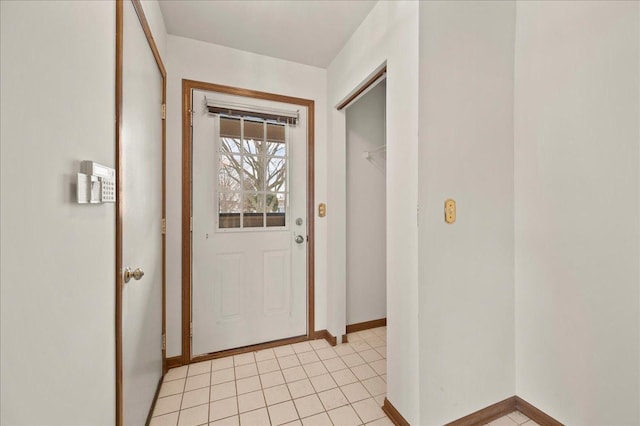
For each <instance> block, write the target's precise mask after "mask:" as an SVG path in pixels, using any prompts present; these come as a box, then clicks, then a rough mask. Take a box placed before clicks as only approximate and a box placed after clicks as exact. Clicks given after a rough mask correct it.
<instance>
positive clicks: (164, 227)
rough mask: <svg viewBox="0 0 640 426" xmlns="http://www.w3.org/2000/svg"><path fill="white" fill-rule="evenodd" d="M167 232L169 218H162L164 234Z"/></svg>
mask: <svg viewBox="0 0 640 426" xmlns="http://www.w3.org/2000/svg"><path fill="white" fill-rule="evenodd" d="M166 233H167V219H165V218H162V235H165V234H166Z"/></svg>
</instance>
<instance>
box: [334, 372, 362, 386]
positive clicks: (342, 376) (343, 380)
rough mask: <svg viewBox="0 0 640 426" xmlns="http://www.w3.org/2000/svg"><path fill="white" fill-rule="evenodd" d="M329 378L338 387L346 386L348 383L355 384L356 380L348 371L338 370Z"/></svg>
mask: <svg viewBox="0 0 640 426" xmlns="http://www.w3.org/2000/svg"><path fill="white" fill-rule="evenodd" d="M331 377H333V380H335V381H336V383H337V384H338V386H344V385H348V384H349V383H353V382H357V381H358V378H357V377H356V376H355V374H353V373H352V372H351V370H349V369H348V368H347V369H346V370H340V371H333V372H331Z"/></svg>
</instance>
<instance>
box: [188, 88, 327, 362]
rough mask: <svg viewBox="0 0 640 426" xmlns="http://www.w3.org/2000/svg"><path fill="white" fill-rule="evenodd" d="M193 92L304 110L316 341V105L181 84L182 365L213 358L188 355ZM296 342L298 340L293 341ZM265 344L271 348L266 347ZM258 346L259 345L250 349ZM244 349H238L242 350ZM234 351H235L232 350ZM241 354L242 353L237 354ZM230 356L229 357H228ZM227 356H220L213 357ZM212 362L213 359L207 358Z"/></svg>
mask: <svg viewBox="0 0 640 426" xmlns="http://www.w3.org/2000/svg"><path fill="white" fill-rule="evenodd" d="M194 89H198V90H206V91H211V92H218V93H225V94H230V95H235V96H244V97H249V98H254V99H263V100H271V101H276V102H283V103H289V104H294V105H301V106H304V107H306V108H307V222H306V223H307V236H308V242H307V277H306V278H307V335H306V336H305V338H306V340H310V339H313V338H314V337H315V291H314V285H315V283H314V277H315V221H314V219H315V215H314V212H315V208H314V206H315V192H314V191H315V185H314V182H315V160H314V151H315V150H314V146H315V139H314V137H315V102H314V101H313V100H311V99H303V98H297V97H292V96H285V95H278V94H273V93H267V92H260V91H256V90H250V89H243V88H238V87H231V86H223V85H219V84H214V83H206V82H202V81H195V80H188V79H183V80H182V355H181V356H182V363H183V365H186V364H189V363H191V362H193V361H194V360H195V359H204V358H202V357H203V356H205V357H214V356H215V355H216V354H217V353H216V354H213V355H203V356H198V357H195V358H194V359H192V354H191V255H192V253H191V237H192V236H191V229H190V223H191V217H192V211H191V206H192V199H191V198H192V197H191V180H192V155H193V152H192V147H191V138H192V133H191V132H192V128H191V125H190V121H191V120H190V119H191V117H190V109H191V92H192V90H194ZM296 339H297V338H296ZM266 344H270V342H269V343H266ZM253 346H258V345H253ZM242 349H244V348H239V349H238V350H242ZM234 350H235V349H234ZM240 353H241V352H240ZM227 354H229V353H227ZM220 356H226V355H219V356H215V357H220ZM208 359H213V358H208Z"/></svg>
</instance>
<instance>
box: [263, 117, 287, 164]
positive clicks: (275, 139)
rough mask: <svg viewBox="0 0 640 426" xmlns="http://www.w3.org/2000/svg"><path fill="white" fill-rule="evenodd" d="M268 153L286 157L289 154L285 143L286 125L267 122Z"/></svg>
mask: <svg viewBox="0 0 640 426" xmlns="http://www.w3.org/2000/svg"><path fill="white" fill-rule="evenodd" d="M266 148H267V155H269V156H275V157H284V156H285V155H287V151H286V149H285V148H286V145H285V126H284V125H282V124H273V123H267V147H266Z"/></svg>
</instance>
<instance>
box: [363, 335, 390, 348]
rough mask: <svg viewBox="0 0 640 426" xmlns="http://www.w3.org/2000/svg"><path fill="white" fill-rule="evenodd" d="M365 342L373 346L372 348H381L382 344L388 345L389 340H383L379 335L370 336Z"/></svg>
mask: <svg viewBox="0 0 640 426" xmlns="http://www.w3.org/2000/svg"><path fill="white" fill-rule="evenodd" d="M365 342H367V344H368V345H369V346H371V347H372V348H379V347H381V346H386V345H387V342H386V341H384V340H382V339H381V338H379V337H372V338H369V339H365Z"/></svg>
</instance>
